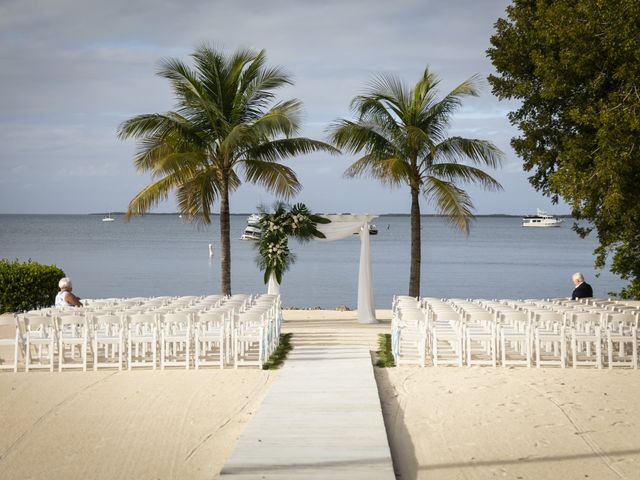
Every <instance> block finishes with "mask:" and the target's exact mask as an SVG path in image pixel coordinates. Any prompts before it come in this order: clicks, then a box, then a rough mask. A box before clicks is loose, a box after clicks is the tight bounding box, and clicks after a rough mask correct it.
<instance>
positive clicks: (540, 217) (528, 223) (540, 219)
mask: <svg viewBox="0 0 640 480" xmlns="http://www.w3.org/2000/svg"><path fill="white" fill-rule="evenodd" d="M536 211H537V213H536V215H526V216H525V217H524V218H523V219H522V226H523V227H559V226H560V225H561V224H562V222H563V221H564V220H562V219H561V218H557V217H555V216H553V215H549V214H548V213H547V212H545V211H544V210H540V209H539V208H538V209H536Z"/></svg>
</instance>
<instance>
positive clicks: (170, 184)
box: [125, 175, 181, 220]
mask: <svg viewBox="0 0 640 480" xmlns="http://www.w3.org/2000/svg"><path fill="white" fill-rule="evenodd" d="M180 181H181V179H180V178H179V177H178V176H177V175H175V176H174V175H169V176H166V177H164V178H161V179H159V180H157V181H155V182H153V183H151V184H150V185H147V186H146V187H145V188H144V189H142V190H141V191H140V192H138V193H137V194H136V196H135V197H133V199H132V200H131V201H130V202H129V207H128V209H127V213H126V215H125V219H127V220H128V219H130V218H131V217H133V216H136V215H143V214H145V213H147V212H148V211H149V210H150V209H151V207H154V206H156V205H157V204H158V203H159V202H160V201H162V200H166V199H167V198H169V193H171V191H172V190H173V189H174V188H175V187H176V186H177V185H179V183H180Z"/></svg>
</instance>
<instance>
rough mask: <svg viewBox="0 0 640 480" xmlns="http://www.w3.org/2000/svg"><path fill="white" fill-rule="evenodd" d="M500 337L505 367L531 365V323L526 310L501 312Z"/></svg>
mask: <svg viewBox="0 0 640 480" xmlns="http://www.w3.org/2000/svg"><path fill="white" fill-rule="evenodd" d="M498 337H499V339H500V354H501V357H502V359H501V360H502V366H503V367H506V366H508V365H526V366H527V367H531V350H532V348H531V324H530V323H529V320H528V318H527V314H526V313H525V312H520V311H516V310H514V311H510V312H499V313H498Z"/></svg>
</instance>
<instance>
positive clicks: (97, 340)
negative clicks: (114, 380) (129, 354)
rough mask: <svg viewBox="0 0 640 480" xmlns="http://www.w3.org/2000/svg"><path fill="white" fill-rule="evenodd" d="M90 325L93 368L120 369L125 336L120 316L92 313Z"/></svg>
mask: <svg viewBox="0 0 640 480" xmlns="http://www.w3.org/2000/svg"><path fill="white" fill-rule="evenodd" d="M92 325H93V328H92V333H93V334H92V345H93V369H94V370H98V368H99V367H106V368H112V367H118V370H122V364H123V356H124V338H125V336H124V324H123V322H122V317H120V316H119V315H94V316H93V317H92ZM116 354H117V356H118V360H117V362H116V360H115V357H116ZM101 359H102V361H101Z"/></svg>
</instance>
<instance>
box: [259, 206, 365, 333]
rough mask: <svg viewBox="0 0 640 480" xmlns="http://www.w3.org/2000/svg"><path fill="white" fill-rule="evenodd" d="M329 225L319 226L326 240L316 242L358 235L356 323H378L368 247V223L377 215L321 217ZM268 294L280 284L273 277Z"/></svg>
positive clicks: (277, 288)
mask: <svg viewBox="0 0 640 480" xmlns="http://www.w3.org/2000/svg"><path fill="white" fill-rule="evenodd" d="M322 216H323V217H325V218H328V219H329V220H331V223H326V224H319V225H318V230H319V231H321V232H322V233H323V234H324V236H325V237H326V238H317V239H316V240H319V241H324V242H333V241H335V240H341V239H343V238H347V237H349V236H351V235H353V234H354V233H360V270H359V273H358V321H359V322H360V323H378V320H377V319H376V311H375V303H374V301H373V286H372V282H371V250H370V247H369V221H370V220H372V219H374V218H377V215H348V214H345V215H322ZM267 291H268V293H274V294H279V293H280V284H279V283H278V282H277V281H276V279H275V277H274V276H273V275H271V276H270V277H269V284H268V290H267Z"/></svg>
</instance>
